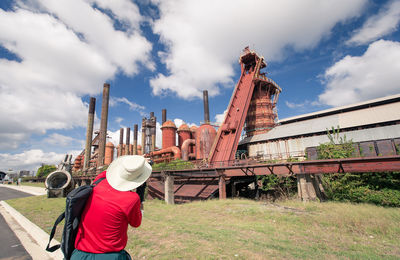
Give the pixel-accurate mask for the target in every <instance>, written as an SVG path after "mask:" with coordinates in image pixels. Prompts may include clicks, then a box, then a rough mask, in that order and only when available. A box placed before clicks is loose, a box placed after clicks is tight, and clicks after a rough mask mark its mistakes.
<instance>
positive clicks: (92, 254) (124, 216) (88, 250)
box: [71, 155, 152, 260]
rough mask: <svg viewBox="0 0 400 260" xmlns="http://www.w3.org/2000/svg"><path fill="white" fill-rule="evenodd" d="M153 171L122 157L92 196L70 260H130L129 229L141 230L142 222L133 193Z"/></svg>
mask: <svg viewBox="0 0 400 260" xmlns="http://www.w3.org/2000/svg"><path fill="white" fill-rule="evenodd" d="M151 171H152V168H151V166H150V164H149V163H148V162H147V161H146V159H145V158H144V157H142V156H139V155H131V156H120V157H118V158H117V159H116V160H114V161H113V162H112V163H111V164H110V166H109V167H108V169H107V171H104V172H102V173H100V174H99V175H98V176H97V177H96V179H95V180H94V181H96V180H98V179H100V178H104V177H106V179H104V180H102V181H101V182H100V183H98V184H97V185H96V186H95V187H94V189H93V192H92V194H91V195H90V197H89V199H88V201H87V204H86V206H85V209H84V211H83V213H82V218H81V221H80V223H79V228H78V233H77V236H76V239H75V250H74V252H73V253H72V256H71V260H76V259H110V260H111V259H130V256H129V254H128V253H127V252H126V251H125V250H124V248H125V246H126V243H127V242H128V236H127V230H128V225H131V226H132V227H139V226H140V224H141V221H142V213H141V210H140V204H141V202H140V198H139V195H138V194H137V193H136V192H133V191H132V190H133V189H136V188H138V187H139V186H141V185H142V184H143V183H145V181H146V180H147V179H148V178H149V176H150V174H151Z"/></svg>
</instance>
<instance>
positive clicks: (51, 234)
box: [46, 211, 65, 252]
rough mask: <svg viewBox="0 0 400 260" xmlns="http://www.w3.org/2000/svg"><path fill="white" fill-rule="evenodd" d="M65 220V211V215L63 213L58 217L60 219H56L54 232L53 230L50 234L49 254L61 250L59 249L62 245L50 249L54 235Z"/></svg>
mask: <svg viewBox="0 0 400 260" xmlns="http://www.w3.org/2000/svg"><path fill="white" fill-rule="evenodd" d="M64 218H65V211H64V212H63V213H61V215H60V216H58V218H57V219H56V222H54V226H53V228H52V230H51V233H50V238H49V243H48V244H47V247H46V251H48V252H54V251H56V250H57V249H59V248H60V247H61V245H60V244H58V245H55V246H52V247H50V242H51V240H52V239H53V237H54V234H55V233H56V228H57V225H58V224H60V222H61V221H62V220H63V219H64Z"/></svg>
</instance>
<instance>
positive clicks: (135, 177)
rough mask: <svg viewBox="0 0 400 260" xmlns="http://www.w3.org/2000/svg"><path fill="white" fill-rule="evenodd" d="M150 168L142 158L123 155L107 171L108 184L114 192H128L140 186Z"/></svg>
mask: <svg viewBox="0 0 400 260" xmlns="http://www.w3.org/2000/svg"><path fill="white" fill-rule="evenodd" d="M151 171H152V168H151V166H150V164H149V163H148V162H147V161H146V159H145V158H144V157H143V156H140V155H125V156H120V157H118V158H117V159H116V160H114V161H113V162H112V163H111V164H110V166H109V167H108V169H107V173H106V178H107V181H108V183H109V184H110V185H111V187H113V188H114V189H116V190H119V191H128V190H133V189H136V188H137V187H139V186H140V185H142V184H143V183H144V182H145V181H146V180H147V179H148V178H149V177H150V174H151Z"/></svg>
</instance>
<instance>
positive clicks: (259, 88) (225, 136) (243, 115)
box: [209, 47, 281, 163]
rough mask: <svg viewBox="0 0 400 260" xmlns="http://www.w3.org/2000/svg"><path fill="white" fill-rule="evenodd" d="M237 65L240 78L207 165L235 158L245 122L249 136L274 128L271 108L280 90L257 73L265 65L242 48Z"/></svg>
mask: <svg viewBox="0 0 400 260" xmlns="http://www.w3.org/2000/svg"><path fill="white" fill-rule="evenodd" d="M239 63H240V66H241V75H240V79H239V82H238V83H237V85H236V87H235V90H234V92H233V95H232V98H231V101H230V102H229V105H228V109H227V113H226V115H225V118H224V121H223V123H222V124H221V127H219V129H218V133H217V137H216V140H215V142H214V144H213V147H212V149H211V152H210V157H209V161H210V162H211V163H215V162H224V161H230V160H234V159H235V154H236V150H237V145H238V143H239V139H240V136H241V134H242V129H243V126H244V124H245V122H246V123H247V126H246V130H247V131H248V133H253V134H254V133H260V132H262V131H269V129H270V127H272V126H273V125H274V120H275V117H276V113H275V112H274V107H275V105H276V101H277V98H278V95H279V93H280V92H281V89H280V87H279V86H278V85H277V84H276V83H275V82H273V81H272V80H270V79H269V78H267V77H266V76H265V74H264V73H261V72H260V70H261V69H263V68H265V67H266V66H267V64H266V62H265V61H264V58H263V57H262V56H259V55H258V54H257V53H256V52H254V51H251V50H250V49H249V48H248V47H246V48H245V49H244V50H243V53H242V55H241V56H240V58H239ZM250 107H251V108H250ZM248 112H250V114H248Z"/></svg>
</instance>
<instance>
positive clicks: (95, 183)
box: [92, 177, 106, 186]
mask: <svg viewBox="0 0 400 260" xmlns="http://www.w3.org/2000/svg"><path fill="white" fill-rule="evenodd" d="M105 178H106V177H103V178H100V179H98V180H97V181H95V182H93V184H92V186H96V185H97V184H99V183H100V182H101V181H102V180H104V179H105Z"/></svg>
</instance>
